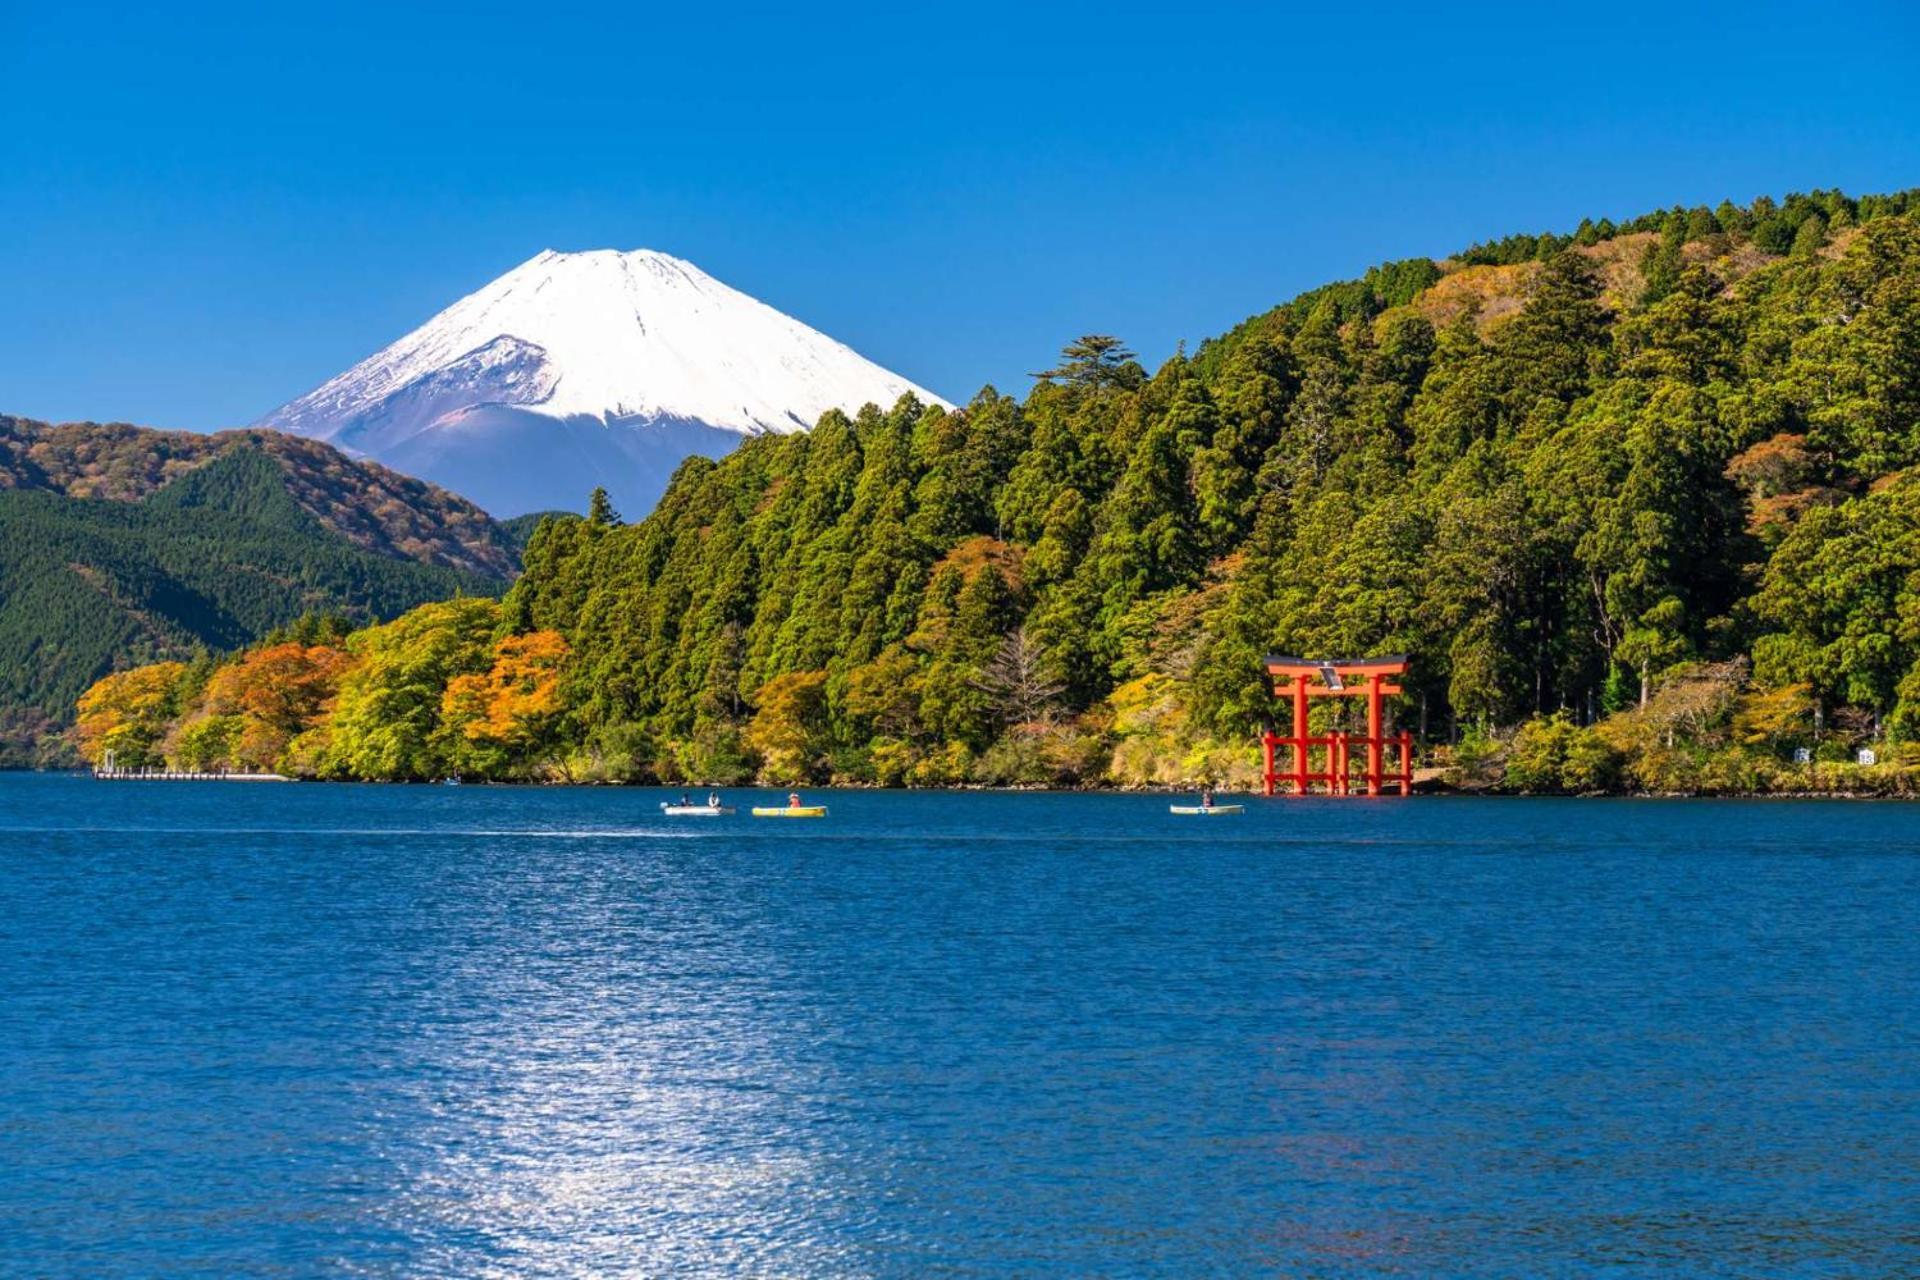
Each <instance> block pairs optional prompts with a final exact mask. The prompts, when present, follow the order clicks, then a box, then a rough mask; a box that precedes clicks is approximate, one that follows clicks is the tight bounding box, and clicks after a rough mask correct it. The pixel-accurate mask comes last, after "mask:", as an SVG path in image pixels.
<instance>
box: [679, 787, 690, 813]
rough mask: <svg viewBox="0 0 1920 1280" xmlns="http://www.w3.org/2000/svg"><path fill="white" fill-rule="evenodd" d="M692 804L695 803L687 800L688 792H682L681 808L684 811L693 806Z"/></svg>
mask: <svg viewBox="0 0 1920 1280" xmlns="http://www.w3.org/2000/svg"><path fill="white" fill-rule="evenodd" d="M691 803H693V802H692V801H691V800H688V799H687V793H686V792H684V791H682V792H681V793H680V807H681V808H682V809H684V808H686V807H687V806H688V805H689V804H691Z"/></svg>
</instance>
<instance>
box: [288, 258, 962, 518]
mask: <svg viewBox="0 0 1920 1280" xmlns="http://www.w3.org/2000/svg"><path fill="white" fill-rule="evenodd" d="M905 395H912V396H914V397H916V398H917V399H919V400H920V401H921V402H922V403H925V404H939V403H943V402H942V401H940V399H939V398H938V397H937V396H934V395H932V394H931V393H929V392H927V391H925V390H924V389H922V388H920V387H917V386H915V385H913V384H912V383H911V382H908V381H907V380H906V379H904V378H901V377H900V376H898V375H897V374H893V373H889V372H888V371H887V370H885V369H883V368H881V367H880V366H878V365H876V364H874V363H872V362H871V361H869V360H867V359H865V358H863V357H862V356H860V355H859V354H858V353H857V352H855V351H853V350H852V349H850V348H848V347H846V346H844V345H843V344H841V343H839V342H835V341H834V340H833V339H831V338H828V337H827V336H825V335H824V334H821V333H819V332H817V331H815V330H813V329H810V328H808V327H807V326H806V325H804V324H801V323H800V322H799V321H797V320H794V319H792V318H790V317H788V316H785V315H782V314H781V313H780V312H778V311H776V310H774V309H773V308H772V307H769V306H767V305H765V304H764V303H761V302H758V301H756V300H755V299H753V298H750V297H748V296H747V295H746V294H743V293H741V292H740V291H738V290H736V289H733V288H730V287H728V286H727V285H724V284H722V283H721V282H720V281H718V280H715V279H714V278H713V277H712V276H710V275H708V274H706V273H705V272H704V271H701V270H700V269H699V268H698V267H696V266H694V265H693V264H692V263H690V262H685V261H682V260H681V259H678V258H674V257H671V256H669V255H667V254H664V253H656V252H653V251H651V250H645V249H640V250H635V251H633V252H630V253H621V252H616V251H613V250H594V251H590V252H585V253H555V252H553V251H552V250H548V251H546V252H544V253H541V254H539V255H538V256H536V257H534V258H532V259H530V260H529V261H527V262H525V263H522V264H521V265H520V266H518V267H516V268H514V269H513V270H512V271H509V272H508V273H507V274H505V275H503V276H501V277H500V278H499V279H497V280H495V281H493V283H491V284H489V285H487V286H486V287H484V288H482V289H480V290H479V291H477V292H475V293H473V294H471V295H469V296H468V297H466V298H463V299H461V300H460V301H459V302H456V303H455V304H454V305H452V306H451V307H448V308H447V309H446V310H445V311H442V312H441V313H440V314H438V315H436V316H434V317H433V318H432V319H431V320H429V321H427V323H426V324H424V325H422V326H421V327H420V328H418V329H416V330H414V331H413V332H412V333H409V334H407V335H406V336H405V337H403V338H401V339H400V340H399V341H397V342H395V343H394V344H393V345H391V346H389V347H387V348H386V349H384V350H382V351H380V352H378V353H377V354H375V355H372V356H370V357H368V358H367V359H365V360H363V361H361V362H360V363H359V364H357V365H355V366H354V367H353V368H351V369H349V370H347V371H346V372H345V373H343V374H341V375H340V376H338V377H336V378H334V379H332V380H331V381H329V382H327V383H325V384H324V385H322V386H320V387H318V388H316V389H315V390H313V391H311V392H309V393H308V394H306V395H304V396H301V397H300V398H299V399H297V400H294V401H291V402H290V403H288V404H285V405H282V406H281V407H280V408H278V409H276V410H274V411H273V412H272V413H269V414H267V415H266V416H265V417H263V418H261V419H260V421H259V423H258V424H257V425H259V426H263V427H273V428H276V429H278V430H282V431H289V432H293V433H296V434H299V435H303V436H309V437H312V438H314V439H319V440H325V441H328V442H330V443H333V444H336V445H338V446H340V447H342V448H344V449H348V450H351V451H353V452H355V453H358V454H363V455H365V456H367V457H371V458H376V459H378V460H380V461H382V462H385V463H387V464H388V465H390V466H393V467H396V468H398V469H399V470H402V471H405V472H408V473H409V474H413V475H419V476H423V477H425V478H427V479H429V480H432V481H434V482H436V483H438V484H443V485H446V486H447V487H449V488H451V489H454V490H455V491H457V492H459V493H462V494H465V495H466V496H468V497H470V498H472V499H474V500H475V501H476V502H478V503H480V505H482V506H484V507H486V508H487V509H488V510H490V511H492V512H494V513H495V514H496V515H515V514H520V513H523V512H528V511H534V510H540V509H545V508H560V509H576V510H577V509H578V508H579V507H580V506H581V505H582V503H583V502H584V501H585V498H586V495H587V493H588V492H589V491H590V490H591V489H593V488H594V487H595V486H596V485H598V486H601V487H604V488H606V489H607V490H608V491H609V493H611V494H612V495H613V497H614V499H615V501H616V502H618V503H620V504H622V505H623V506H626V507H627V508H628V509H630V510H635V511H640V510H644V509H645V508H647V507H649V506H651V505H652V503H653V501H654V499H655V498H657V497H658V495H659V493H660V491H661V490H662V489H663V488H664V487H665V484H666V480H667V478H668V476H670V475H671V474H672V473H673V470H674V468H675V467H677V466H678V465H679V463H680V462H681V461H683V460H684V459H686V458H687V457H690V456H693V455H696V454H698V455H704V456H719V455H721V454H724V453H726V452H728V451H729V450H730V449H731V448H732V447H733V446H734V445H736V444H738V443H739V441H740V440H741V439H742V438H744V437H747V436H752V435H761V434H766V433H785V432H792V431H803V430H806V429H807V428H808V427H810V426H812V425H813V423H814V422H815V421H817V420H818V419H819V417H820V415H821V414H823V413H825V412H826V411H828V410H829V409H844V410H848V411H852V410H856V409H858V408H860V407H861V406H862V405H864V404H868V403H873V404H879V405H892V404H893V403H894V402H895V401H897V400H898V399H900V397H902V396H905Z"/></svg>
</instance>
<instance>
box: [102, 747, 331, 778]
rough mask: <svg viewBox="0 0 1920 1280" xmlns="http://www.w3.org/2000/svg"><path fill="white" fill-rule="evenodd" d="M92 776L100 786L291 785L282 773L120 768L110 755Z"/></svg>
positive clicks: (107, 755) (110, 754)
mask: <svg viewBox="0 0 1920 1280" xmlns="http://www.w3.org/2000/svg"><path fill="white" fill-rule="evenodd" d="M93 776H94V777H96V778H98V779H99V780H100V781H102V782H292V781H293V779H292V778H289V777H287V776H286V775H285V774H283V773H247V772H243V771H241V770H238V769H169V768H166V767H164V766H162V767H160V768H153V767H150V766H148V767H142V768H137V769H127V768H122V767H120V766H119V765H117V764H115V763H114V761H113V752H111V751H109V752H107V754H106V758H105V759H103V760H101V762H100V763H99V764H97V765H95V766H94V769H93Z"/></svg>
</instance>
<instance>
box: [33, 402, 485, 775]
mask: <svg viewBox="0 0 1920 1280" xmlns="http://www.w3.org/2000/svg"><path fill="white" fill-rule="evenodd" d="M517 561H518V547H517V546H516V545H515V543H514V534H513V532H512V531H511V530H507V529H504V528H501V527H499V526H496V525H495V524H494V523H493V522H492V521H490V520H489V519H488V518H487V517H486V515H485V514H484V513H483V512H481V511H479V509H478V508H475V507H473V506H472V505H471V504H469V503H466V502H465V501H463V500H461V499H458V498H455V497H453V496H452V495H450V494H446V493H444V492H441V491H438V490H432V489H430V488H429V487H428V486H425V485H422V484H420V482H418V481H416V480H411V479H408V478H406V477H404V476H399V475H396V474H395V473H393V472H389V471H385V470H384V469H378V468H370V467H367V466H365V465H364V464H359V463H354V462H352V461H350V460H349V459H347V458H346V457H345V456H344V455H342V454H340V453H338V452H337V451H335V450H333V449H330V448H327V447H326V446H324V445H317V444H314V443H313V442H310V441H302V440H295V439H293V438H291V437H285V436H277V435H272V434H270V433H265V432H231V433H225V434H223V435H218V436H198V435H191V434H189V433H185V432H157V431H143V430H141V429H139V428H135V427H127V426H123V425H115V426H108V427H103V426H98V425H95V424H90V423H81V424H69V425H66V426H60V427H50V426H47V425H45V424H42V423H32V422H26V421H23V420H21V419H14V418H0V764H6V765H19V764H31V763H57V762H59V761H61V760H62V759H68V760H70V759H71V758H72V757H71V745H70V744H69V743H68V741H67V740H66V738H64V737H63V736H60V734H59V733H58V732H57V731H58V730H59V729H61V728H62V727H63V726H64V725H65V724H66V723H67V722H68V721H69V720H70V717H71V715H72V708H73V704H74V699H75V698H76V697H78V696H79V694H80V693H81V691H82V690H84V689H85V688H86V687H87V686H88V685H89V684H90V683H92V682H93V681H94V680H95V679H97V678H98V677H99V676H101V675H102V674H103V673H105V672H107V671H109V670H111V669H113V668H114V667H117V666H126V665H127V664H129V663H138V662H150V661H154V660H157V659H169V658H190V657H192V656H194V655H195V654H196V653H203V652H204V653H211V652H222V651H230V650H234V649H238V648H240V647H242V646H244V645H248V644H251V643H253V642H255V641H257V640H259V639H261V638H262V637H263V636H265V635H266V634H267V633H269V632H270V631H271V630H272V629H273V628H274V627H276V626H280V625H283V624H286V623H289V622H292V621H293V620H295V619H297V618H299V617H301V616H302V615H304V614H307V613H311V612H314V611H316V610H322V611H324V610H338V611H341V612H342V613H343V614H344V615H346V616H350V617H353V618H357V619H360V620H361V621H372V620H375V619H378V618H385V617H391V616H393V615H395V614H398V613H402V612H404V611H406V610H407V609H410V608H412V607H414V606H415V605H418V604H421V603H423V602H425V601H429V600H436V599H443V598H445V597H447V596H449V595H454V594H457V593H460V592H468V593H498V592H499V591H501V590H503V589H504V587H505V585H506V579H507V578H508V577H509V576H510V575H511V573H512V572H513V570H514V569H515V568H516V567H517Z"/></svg>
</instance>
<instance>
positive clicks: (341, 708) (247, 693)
mask: <svg viewBox="0 0 1920 1280" xmlns="http://www.w3.org/2000/svg"><path fill="white" fill-rule="evenodd" d="M498 621H499V617H498V607H497V605H496V604H495V602H493V601H490V600H473V599H467V600H460V601H452V602H447V603H444V604H440V605H431V606H425V607H423V608H422V609H420V610H416V611H415V612H414V613H412V614H409V615H407V617H405V618H403V619H401V620H398V621H396V622H395V623H390V624H387V625H385V626H377V627H369V628H366V629H364V630H362V631H359V632H356V633H354V634H353V635H352V636H350V637H348V638H347V639H346V640H345V641H343V642H340V643H331V644H311V645H308V644H301V643H297V642H285V643H276V644H269V645H265V646H262V647H260V648H257V649H253V650H249V651H247V652H244V653H242V654H239V655H237V656H236V657H234V658H232V659H231V660H228V661H226V662H224V663H221V664H218V665H214V664H213V663H211V662H209V661H205V660H203V661H202V662H200V663H195V664H186V663H179V662H166V663H156V664H153V665H151V666H145V667H137V668H135V669H133V670H131V671H125V672H119V673H116V674H114V675H110V676H107V677H105V678H104V679H102V680H100V681H99V682H98V683H96V684H95V685H94V686H93V688H91V689H89V690H88V691H87V693H86V694H85V695H83V696H82V698H81V700H80V708H79V709H80V719H79V728H78V738H79V743H80V747H81V750H82V752H83V753H84V754H85V755H86V756H87V757H88V758H89V759H91V760H93V761H95V762H98V761H99V760H100V759H101V758H102V757H103V756H104V754H105V752H106V751H108V750H113V751H114V752H115V759H116V762H117V763H120V764H123V765H132V766H139V765H158V764H163V763H164V764H167V765H171V766H173V767H177V768H190V769H239V770H277V771H280V772H286V773H292V774H299V775H306V776H333V777H345V776H355V777H376V778H394V779H403V778H419V777H434V776H439V775H441V774H444V773H467V774H473V775H477V776H483V777H517V776H524V775H526V774H527V773H529V772H531V771H533V770H534V769H535V768H536V767H537V766H538V764H539V753H540V752H541V751H543V750H544V749H545V748H547V747H548V746H550V745H551V742H552V740H553V737H554V733H553V731H554V729H555V728H556V726H557V724H558V722H559V719H560V717H561V715H562V713H563V712H564V710H565V699H564V696H563V693H562V685H561V680H562V676H563V673H564V669H565V664H566V659H567V644H566V641H565V640H563V639H562V638H561V637H560V635H559V634H558V633H556V632H552V631H536V632H531V633H528V634H523V635H508V636H504V637H499V638H498V639H496V638H495V637H494V634H493V632H494V628H495V627H496V626H497V625H498Z"/></svg>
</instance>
